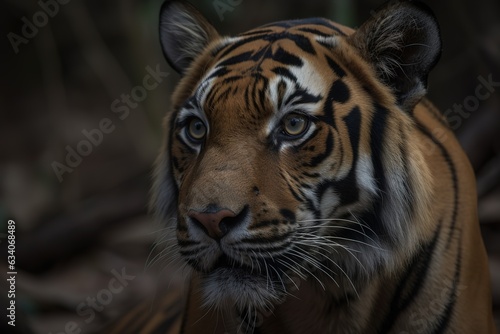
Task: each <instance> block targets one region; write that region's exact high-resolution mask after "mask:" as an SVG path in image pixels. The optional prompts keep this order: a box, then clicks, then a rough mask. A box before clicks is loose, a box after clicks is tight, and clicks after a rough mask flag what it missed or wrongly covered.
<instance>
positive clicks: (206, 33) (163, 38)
mask: <svg viewBox="0 0 500 334" xmlns="http://www.w3.org/2000/svg"><path fill="white" fill-rule="evenodd" d="M218 37H219V34H218V33H217V31H216V30H215V28H214V27H213V26H212V25H211V24H210V22H208V20H207V19H206V18H205V17H204V16H203V15H202V14H201V13H200V12H199V11H198V10H197V9H196V8H194V7H193V6H192V5H191V4H190V3H188V2H186V1H179V0H173V1H172V0H167V1H165V2H164V3H163V5H162V7H161V10H160V42H161V46H162V49H163V54H164V55H165V58H166V59H167V61H168V63H169V64H170V66H172V68H173V69H174V70H176V71H177V72H178V73H180V74H184V73H185V72H186V71H187V69H188V68H189V66H190V65H191V63H192V62H193V60H195V59H196V57H198V56H199V55H200V54H201V53H202V52H203V50H204V49H205V48H206V47H207V45H208V44H209V43H210V42H211V41H213V40H215V39H216V38H218Z"/></svg>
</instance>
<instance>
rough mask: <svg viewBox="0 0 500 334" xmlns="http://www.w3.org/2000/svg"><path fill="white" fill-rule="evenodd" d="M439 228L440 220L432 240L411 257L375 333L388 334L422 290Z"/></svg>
mask: <svg viewBox="0 0 500 334" xmlns="http://www.w3.org/2000/svg"><path fill="white" fill-rule="evenodd" d="M441 226H442V224H441V220H440V222H439V225H438V228H437V230H436V231H435V232H434V236H433V237H432V240H431V241H430V242H428V243H426V244H425V245H423V247H422V248H421V250H420V251H419V252H417V253H416V254H415V255H414V256H413V257H412V260H411V261H410V264H409V266H408V268H407V269H406V271H405V272H404V274H403V276H402V277H401V279H400V280H399V284H398V285H397V287H396V289H395V291H394V294H393V297H392V301H391V303H390V305H389V313H388V314H387V315H386V316H385V319H384V322H383V323H382V325H381V326H380V328H379V329H378V331H377V332H378V333H380V334H385V333H389V332H390V331H391V329H392V327H393V326H394V325H395V323H396V321H397V320H398V317H399V315H400V314H401V313H402V312H404V311H405V310H406V308H407V307H408V306H409V305H410V304H411V303H412V302H413V301H414V300H415V298H416V297H417V295H418V294H419V293H420V291H421V290H422V287H423V285H424V282H425V281H426V278H427V274H428V271H429V268H430V266H431V262H432V258H433V256H434V253H435V248H436V244H437V240H438V238H439V234H440V232H441Z"/></svg>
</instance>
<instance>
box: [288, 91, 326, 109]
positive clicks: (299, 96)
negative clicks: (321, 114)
mask: <svg viewBox="0 0 500 334" xmlns="http://www.w3.org/2000/svg"><path fill="white" fill-rule="evenodd" d="M322 98H323V97H322V96H321V95H313V94H310V93H308V92H307V91H306V90H305V89H303V88H301V87H298V86H297V87H295V91H294V92H293V94H291V95H290V96H289V97H288V98H287V99H286V101H285V105H288V104H290V102H291V101H292V100H296V101H294V103H293V104H292V105H295V104H306V103H317V102H319V101H321V99H322Z"/></svg>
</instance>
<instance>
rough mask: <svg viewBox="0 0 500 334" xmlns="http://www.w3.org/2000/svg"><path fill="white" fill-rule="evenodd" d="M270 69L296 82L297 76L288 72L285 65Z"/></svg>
mask: <svg viewBox="0 0 500 334" xmlns="http://www.w3.org/2000/svg"><path fill="white" fill-rule="evenodd" d="M272 71H273V72H274V73H276V74H277V75H281V76H284V77H286V78H288V79H290V80H291V81H293V82H297V77H296V76H295V75H293V74H292V72H290V70H289V69H288V68H286V67H282V66H277V67H275V68H273V69H272Z"/></svg>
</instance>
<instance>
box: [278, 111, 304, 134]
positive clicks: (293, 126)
mask: <svg viewBox="0 0 500 334" xmlns="http://www.w3.org/2000/svg"><path fill="white" fill-rule="evenodd" d="M308 125H309V120H308V118H307V117H306V116H304V115H300V114H289V115H287V116H285V118H284V119H283V132H284V133H285V134H286V135H288V136H290V137H298V136H300V135H302V134H304V132H306V130H307V127H308Z"/></svg>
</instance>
